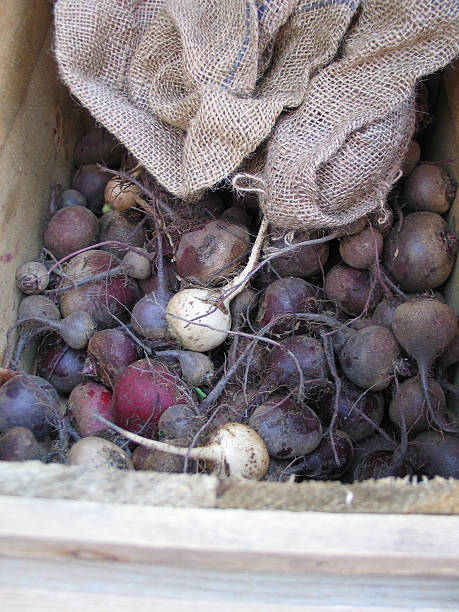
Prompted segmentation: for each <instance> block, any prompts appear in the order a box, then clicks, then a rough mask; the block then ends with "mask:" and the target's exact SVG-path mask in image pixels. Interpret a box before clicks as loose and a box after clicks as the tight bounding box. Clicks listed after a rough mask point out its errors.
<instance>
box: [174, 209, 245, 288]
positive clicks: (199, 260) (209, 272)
mask: <svg viewBox="0 0 459 612" xmlns="http://www.w3.org/2000/svg"><path fill="white" fill-rule="evenodd" d="M248 248H249V236H248V232H247V230H246V229H245V228H243V227H241V226H240V225H237V224H235V223H231V222H230V221H225V220H215V221H210V222H209V223H207V224H206V225H205V226H204V227H203V228H201V229H198V230H195V231H192V232H188V233H186V234H183V236H182V237H181V239H180V243H179V246H178V249H177V253H176V256H175V259H176V262H177V273H178V275H179V276H180V277H181V278H182V279H184V280H186V281H187V282H190V283H198V284H200V285H210V286H213V285H218V284H219V283H221V282H222V281H223V280H224V279H226V278H227V277H228V275H229V274H231V272H234V270H236V268H237V267H238V266H240V265H243V264H244V263H245V261H246V254H247V252H248Z"/></svg>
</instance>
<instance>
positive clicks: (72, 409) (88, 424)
mask: <svg viewBox="0 0 459 612" xmlns="http://www.w3.org/2000/svg"><path fill="white" fill-rule="evenodd" d="M68 409H69V414H70V416H71V417H72V418H73V419H74V420H75V422H76V426H77V429H78V431H79V433H80V434H81V435H82V436H83V437H86V436H91V435H93V434H94V433H96V432H97V431H99V429H103V428H104V425H103V424H102V423H101V422H100V421H99V419H98V418H97V416H95V415H100V416H103V417H104V418H105V419H108V420H109V421H113V418H114V410H113V406H112V392H111V391H109V390H108V389H107V388H106V387H104V385H100V384H98V383H95V382H91V381H87V382H83V383H80V384H79V385H77V386H76V387H75V388H74V389H73V391H72V392H71V393H70V396H69V401H68Z"/></svg>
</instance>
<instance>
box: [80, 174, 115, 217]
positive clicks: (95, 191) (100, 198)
mask: <svg viewBox="0 0 459 612" xmlns="http://www.w3.org/2000/svg"><path fill="white" fill-rule="evenodd" d="M111 178H112V175H111V174H110V173H108V172H106V171H104V170H101V169H100V168H99V166H97V165H95V164H87V165H84V166H81V167H80V168H79V169H78V170H77V171H76V172H75V174H74V175H73V181H72V187H73V189H76V190H77V191H79V192H80V193H82V194H83V195H84V196H85V198H86V201H87V204H88V208H89V209H90V210H92V212H93V213H95V214H96V215H98V214H99V215H100V214H101V212H102V207H103V205H104V202H105V199H104V192H105V187H106V185H107V183H108V181H109V180H110V179H111Z"/></svg>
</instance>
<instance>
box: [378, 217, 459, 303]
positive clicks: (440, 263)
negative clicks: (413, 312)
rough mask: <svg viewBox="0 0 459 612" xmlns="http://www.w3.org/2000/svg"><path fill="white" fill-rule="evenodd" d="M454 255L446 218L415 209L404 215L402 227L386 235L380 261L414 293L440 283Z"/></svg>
mask: <svg viewBox="0 0 459 612" xmlns="http://www.w3.org/2000/svg"><path fill="white" fill-rule="evenodd" d="M456 255H457V243H456V237H455V236H454V235H453V234H451V233H450V231H449V229H448V225H447V224H446V221H445V220H444V219H443V218H442V217H440V215H437V214H436V213H433V212H417V213H412V214H410V215H408V216H407V217H405V218H404V221H403V225H402V228H401V230H400V231H398V229H397V228H394V229H393V230H392V231H391V233H390V234H389V236H388V237H387V238H386V240H385V242H384V249H383V262H384V266H385V267H386V269H387V270H388V272H389V274H390V275H391V276H392V278H393V279H394V280H395V281H396V282H397V283H398V284H399V285H400V287H401V288H402V289H403V290H404V291H408V292H412V293H415V292H417V291H426V290H427V289H435V288H436V287H439V286H440V285H442V284H443V283H444V282H445V281H446V279H447V278H448V276H449V275H450V273H451V270H452V269H453V265H454V262H455V260H456Z"/></svg>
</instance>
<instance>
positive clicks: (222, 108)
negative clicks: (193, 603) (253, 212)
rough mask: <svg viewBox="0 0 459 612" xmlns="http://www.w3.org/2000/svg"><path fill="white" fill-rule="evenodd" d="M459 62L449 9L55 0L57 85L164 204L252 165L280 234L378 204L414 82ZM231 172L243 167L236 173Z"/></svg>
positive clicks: (380, 0)
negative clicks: (151, 181) (132, 159)
mask: <svg viewBox="0 0 459 612" xmlns="http://www.w3.org/2000/svg"><path fill="white" fill-rule="evenodd" d="M458 51H459V25H458V5H457V2H456V0H441V1H440V0H437V1H435V0H417V1H416V0H404V1H403V2H402V1H400V2H388V1H387V0H362V1H358V0H355V1H353V0H321V1H317V2H310V1H308V0H98V1H97V2H93V1H92V0H57V2H56V4H55V53H56V57H57V60H58V64H59V67H60V71H61V76H62V78H63V80H64V81H65V82H66V83H67V85H68V86H69V87H70V89H71V91H72V93H73V94H74V95H75V96H76V97H77V98H78V99H79V101H80V102H81V103H82V104H83V105H84V106H86V107H87V108H88V109H89V110H90V112H91V113H92V114H93V115H94V117H95V118H96V119H97V120H98V121H99V122H100V123H102V124H103V125H105V126H106V127H107V129H109V130H110V131H111V132H112V133H113V134H115V136H117V137H118V138H119V139H120V140H121V142H123V143H124V144H125V145H126V146H127V147H128V149H129V150H131V151H132V152H133V153H134V155H136V157H137V158H138V159H139V160H140V161H141V162H142V163H143V164H144V165H145V166H146V168H147V169H148V170H149V171H150V172H151V173H152V174H153V175H154V176H155V177H156V178H157V180H158V181H159V182H160V183H161V184H162V185H163V186H164V187H165V188H166V189H168V190H169V191H170V192H171V193H173V194H174V195H176V196H178V197H181V198H183V199H187V200H193V199H196V198H197V197H199V195H200V194H201V193H202V192H203V191H204V190H205V189H207V188H209V187H212V186H213V185H215V184H217V183H218V182H219V181H221V180H223V179H225V178H227V177H228V176H231V175H232V174H233V173H234V172H236V171H237V170H238V169H240V168H241V165H242V164H244V163H245V162H247V160H250V159H251V158H252V162H253V157H254V156H255V157H257V155H258V152H257V149H259V148H260V145H261V144H263V145H264V147H263V148H264V150H265V156H264V157H263V158H261V157H260V162H259V164H258V166H259V167H260V168H261V171H260V178H262V179H263V182H264V188H265V191H266V198H264V199H263V202H262V205H263V208H264V211H265V213H266V214H267V215H268V217H269V219H270V220H271V221H272V222H273V223H274V224H275V225H278V226H281V227H284V228H287V229H291V228H323V227H334V226H340V225H345V224H347V223H348V222H350V221H352V220H354V219H356V218H358V217H360V216H362V214H365V213H367V212H369V211H370V210H372V209H374V208H376V207H378V206H379V205H380V204H382V203H383V201H384V200H385V198H386V196H387V192H388V190H389V189H390V186H391V184H392V183H393V181H394V179H395V178H396V176H397V173H398V170H399V168H400V162H401V159H402V157H403V154H404V152H405V150H406V148H407V146H408V143H409V139H410V136H411V134H412V131H413V88H414V86H415V83H416V81H417V79H419V78H420V77H422V76H423V75H426V74H429V73H431V72H433V71H435V70H437V69H439V68H441V67H443V66H445V65H446V64H448V63H449V62H451V61H452V60H453V58H454V57H455V56H456V55H457V53H458ZM242 167H243V166H242Z"/></svg>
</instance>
